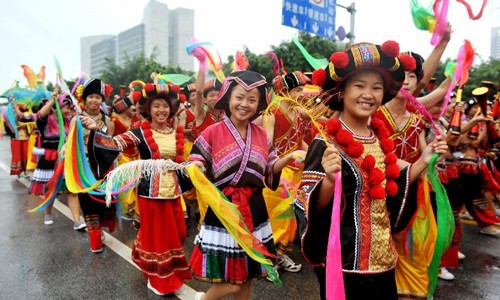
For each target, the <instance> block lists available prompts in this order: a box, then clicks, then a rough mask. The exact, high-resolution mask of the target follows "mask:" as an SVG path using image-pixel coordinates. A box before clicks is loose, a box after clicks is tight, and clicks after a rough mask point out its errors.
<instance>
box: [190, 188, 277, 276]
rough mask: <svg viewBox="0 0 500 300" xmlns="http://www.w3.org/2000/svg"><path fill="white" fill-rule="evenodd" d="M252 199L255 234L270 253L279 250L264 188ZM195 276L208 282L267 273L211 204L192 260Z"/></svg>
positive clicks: (251, 207)
mask: <svg viewBox="0 0 500 300" xmlns="http://www.w3.org/2000/svg"><path fill="white" fill-rule="evenodd" d="M255 194H257V196H256V197H252V198H251V199H250V200H249V201H248V202H249V205H250V211H251V215H252V216H251V217H252V221H253V226H254V231H253V236H255V237H256V238H257V239H258V240H260V241H262V243H263V244H264V246H265V247H266V248H267V250H268V251H269V253H271V254H276V249H275V245H274V239H273V232H272V229H271V224H270V223H269V218H268V215H267V210H266V204H265V202H264V198H263V197H262V192H260V195H259V192H256V193H255ZM190 265H191V269H192V272H193V277H194V278H196V279H198V280H200V281H206V282H227V283H231V284H243V283H245V282H247V281H248V280H250V279H252V278H262V277H267V274H266V272H265V270H264V267H263V266H262V265H261V264H260V263H258V262H256V261H255V260H253V259H252V258H250V257H249V256H248V255H246V253H245V251H244V250H243V249H242V248H241V247H240V246H239V245H238V243H237V242H236V240H235V239H234V238H233V237H232V236H231V235H230V234H229V232H228V231H227V230H226V229H225V228H224V226H223V225H222V223H221V222H220V220H219V219H218V218H217V217H216V216H215V214H214V212H213V211H212V209H211V208H208V210H207V213H206V215H205V219H204V221H203V224H202V225H201V230H200V233H199V234H198V235H197V236H196V238H195V245H194V249H193V253H192V255H191V261H190Z"/></svg>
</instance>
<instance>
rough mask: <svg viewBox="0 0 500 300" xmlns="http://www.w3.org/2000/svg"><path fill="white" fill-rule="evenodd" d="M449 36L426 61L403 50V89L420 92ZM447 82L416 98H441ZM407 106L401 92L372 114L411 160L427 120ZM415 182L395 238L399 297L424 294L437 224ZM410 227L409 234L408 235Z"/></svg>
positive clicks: (423, 183)
mask: <svg viewBox="0 0 500 300" xmlns="http://www.w3.org/2000/svg"><path fill="white" fill-rule="evenodd" d="M450 35H451V26H449V25H448V29H447V33H446V35H445V37H444V38H443V40H442V41H441V42H440V43H439V44H438V45H436V47H435V48H434V50H433V52H432V53H431V55H430V56H429V58H428V59H427V60H425V61H424V59H423V58H422V56H420V55H419V54H417V53H414V52H403V53H404V54H407V55H411V56H412V57H413V58H414V59H415V62H416V67H415V69H414V70H413V71H406V72H405V75H406V76H405V78H404V82H403V86H402V90H405V91H406V92H407V93H409V94H410V95H416V96H418V95H419V94H420V91H421V90H422V88H423V87H425V86H426V85H427V82H428V81H429V80H430V79H431V77H432V76H433V74H434V72H435V70H436V68H437V65H438V63H439V60H440V58H441V55H442V53H443V52H444V50H445V49H446V46H447V45H448V42H449V40H450ZM450 82H451V81H450V80H449V79H447V80H445V81H444V82H443V83H442V84H441V85H440V86H439V87H438V88H437V89H436V90H434V91H432V92H431V93H429V94H427V95H425V96H423V97H419V98H417V100H418V101H420V102H421V103H422V104H424V106H425V105H427V107H431V106H433V105H434V104H435V103H436V102H438V101H440V100H441V99H443V98H444V96H445V94H446V91H447V90H448V86H449V84H450ZM409 106H410V105H409V101H408V99H407V96H406V95H405V94H404V93H403V92H401V91H400V92H399V93H398V94H397V95H396V97H395V98H394V101H390V102H388V103H387V104H385V105H382V106H381V107H380V109H379V110H378V111H377V112H376V113H375V114H374V115H373V117H374V118H378V119H380V120H381V121H383V122H384V124H385V126H386V127H387V129H388V130H389V134H390V136H391V140H393V142H394V145H395V151H394V153H395V154H396V156H397V158H398V159H401V160H404V161H406V162H409V163H414V162H415V161H417V160H418V158H419V157H420V154H421V153H422V151H423V149H424V148H425V146H426V145H427V142H426V131H425V125H426V121H425V120H424V119H423V118H421V116H420V115H419V114H418V113H416V112H415V111H410V110H409V109H408V107H409ZM429 121H430V120H429ZM418 184H419V187H418V189H419V193H418V203H419V204H420V205H419V208H418V210H417V214H416V215H415V216H414V221H412V223H411V224H410V226H411V227H410V228H407V229H406V230H404V231H403V232H402V233H400V234H398V235H396V236H395V237H394V238H395V240H396V247H397V250H398V254H399V260H398V265H397V267H396V282H397V285H398V292H399V294H400V295H401V296H415V297H426V296H427V290H428V281H429V278H428V273H427V269H428V266H429V264H430V262H431V260H432V257H433V254H434V247H435V241H436V237H437V224H436V220H435V217H434V214H435V213H436V212H435V211H433V210H432V205H431V194H430V192H429V191H430V184H429V183H428V182H427V180H425V178H422V180H420V181H419V183H418ZM413 222H415V223H416V224H414V223H413ZM422 229H423V230H422ZM410 230H411V231H412V234H408V231H410ZM419 230H420V231H419ZM408 238H413V241H411V242H408V241H407V239H408ZM407 243H408V244H409V245H411V248H410V247H408V246H407Z"/></svg>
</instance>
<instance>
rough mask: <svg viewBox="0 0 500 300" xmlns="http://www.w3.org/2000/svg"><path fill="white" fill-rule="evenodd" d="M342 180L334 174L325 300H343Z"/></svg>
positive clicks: (337, 174) (338, 173)
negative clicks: (341, 241)
mask: <svg viewBox="0 0 500 300" xmlns="http://www.w3.org/2000/svg"><path fill="white" fill-rule="evenodd" d="M341 196H342V179H341V177H340V172H337V173H335V192H334V195H333V208H332V218H331V223H330V233H329V235H328V248H327V253H326V299H327V300H333V299H335V300H345V290H344V274H343V272H342V251H341V247H340V206H341V205H340V204H341V201H342V197H341Z"/></svg>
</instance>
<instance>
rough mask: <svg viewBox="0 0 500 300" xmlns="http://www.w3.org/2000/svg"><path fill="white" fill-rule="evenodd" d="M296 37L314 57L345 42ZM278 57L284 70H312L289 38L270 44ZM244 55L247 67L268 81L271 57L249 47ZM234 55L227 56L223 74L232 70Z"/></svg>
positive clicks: (308, 35) (327, 52) (271, 75)
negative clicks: (275, 44)
mask: <svg viewBox="0 0 500 300" xmlns="http://www.w3.org/2000/svg"><path fill="white" fill-rule="evenodd" d="M297 39H298V40H299V41H300V43H301V44H302V45H303V46H304V48H305V49H307V51H308V52H309V54H311V55H312V56H313V57H315V58H318V59H319V58H327V59H329V58H330V55H332V53H334V52H336V51H339V50H342V49H344V48H345V46H346V44H343V43H338V42H334V41H332V40H327V39H324V38H322V37H319V36H314V35H311V34H308V33H304V32H299V33H298V36H297ZM270 50H272V51H273V52H274V53H275V54H276V56H277V57H278V58H280V59H282V60H283V64H284V68H285V71H286V72H293V71H297V70H300V71H303V72H307V71H314V70H313V69H312V67H311V65H310V64H309V63H308V62H307V60H306V59H305V58H304V56H303V55H302V53H301V52H300V50H299V48H298V47H297V46H296V45H295V43H294V42H293V41H291V40H286V41H282V42H281V43H280V44H279V45H278V46H271V49H270ZM245 54H246V56H247V59H248V62H249V66H248V69H249V70H252V71H255V72H258V73H260V74H262V75H264V76H265V77H266V79H267V81H268V82H271V81H272V79H273V78H274V74H273V68H272V61H271V58H270V57H268V56H266V55H265V53H263V54H256V53H253V52H252V51H251V50H250V49H247V50H246V53H245ZM233 62H234V56H232V55H231V56H228V58H227V63H225V64H224V66H223V71H224V74H226V75H228V74H230V73H231V71H232V64H233Z"/></svg>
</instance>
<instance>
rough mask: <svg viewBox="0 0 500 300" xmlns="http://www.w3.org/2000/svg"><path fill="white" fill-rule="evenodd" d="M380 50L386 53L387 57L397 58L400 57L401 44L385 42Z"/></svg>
mask: <svg viewBox="0 0 500 300" xmlns="http://www.w3.org/2000/svg"><path fill="white" fill-rule="evenodd" d="M380 50H382V52H384V54H385V55H387V56H389V57H392V58H395V57H397V56H398V55H399V44H398V42H396V41H385V42H384V43H383V44H382V46H380Z"/></svg>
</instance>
